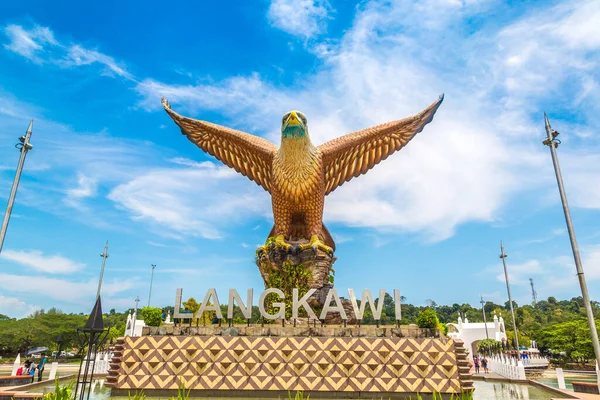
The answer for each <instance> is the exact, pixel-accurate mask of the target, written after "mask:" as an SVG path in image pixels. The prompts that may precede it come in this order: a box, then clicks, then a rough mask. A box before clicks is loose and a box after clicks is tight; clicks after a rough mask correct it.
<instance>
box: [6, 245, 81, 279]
mask: <svg viewBox="0 0 600 400" xmlns="http://www.w3.org/2000/svg"><path fill="white" fill-rule="evenodd" d="M0 257H2V258H4V259H6V260H9V261H13V262H15V263H18V264H21V265H24V266H26V267H28V268H31V269H33V270H36V271H40V272H44V273H50V274H69V273H72V272H77V271H79V270H81V268H83V267H84V266H85V264H81V263H78V262H75V261H73V260H70V259H68V258H65V257H62V256H60V255H44V254H43V253H42V252H41V251H37V250H22V251H18V250H4V251H2V253H0Z"/></svg>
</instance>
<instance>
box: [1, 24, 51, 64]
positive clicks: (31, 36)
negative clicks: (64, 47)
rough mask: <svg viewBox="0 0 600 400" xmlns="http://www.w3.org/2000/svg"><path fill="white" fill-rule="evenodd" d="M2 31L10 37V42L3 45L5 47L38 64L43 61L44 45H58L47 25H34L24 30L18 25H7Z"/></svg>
mask: <svg viewBox="0 0 600 400" xmlns="http://www.w3.org/2000/svg"><path fill="white" fill-rule="evenodd" d="M4 33H5V34H6V36H8V38H9V39H10V43H8V44H5V45H4V47H5V48H6V49H8V50H10V51H12V52H15V53H17V54H20V55H22V56H23V57H26V58H28V59H30V60H31V61H33V62H35V63H38V64H39V63H42V62H43V56H42V53H44V46H46V45H50V46H56V45H58V42H57V41H56V40H55V39H54V35H53V34H52V31H51V30H50V29H48V28H47V27H42V26H36V27H34V28H33V29H30V30H26V29H24V28H23V27H22V26H20V25H8V26H6V27H5V28H4Z"/></svg>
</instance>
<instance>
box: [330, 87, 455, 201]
mask: <svg viewBox="0 0 600 400" xmlns="http://www.w3.org/2000/svg"><path fill="white" fill-rule="evenodd" d="M443 100H444V95H441V96H440V98H439V99H438V101H436V102H435V103H433V104H432V105H430V106H429V107H427V108H426V109H425V110H423V111H421V112H420V113H419V114H417V115H414V116H412V117H409V118H405V119H401V120H398V121H392V122H388V123H385V124H381V125H377V126H374V127H372V128H367V129H363V130H361V131H357V132H353V133H349V134H348V135H345V136H341V137H339V138H336V139H333V140H331V141H329V142H327V143H324V144H322V145H321V146H319V147H318V148H319V151H321V153H322V154H323V168H324V170H325V195H327V194H329V193H331V192H333V191H334V190H335V189H336V188H338V187H339V186H342V185H343V184H344V182H348V181H349V180H350V179H352V178H354V177H357V176H359V175H362V174H364V173H365V172H367V171H368V170H369V169H371V168H373V166H374V165H375V164H378V163H379V162H380V161H381V160H385V159H386V158H387V157H388V156H390V155H391V154H392V153H394V152H395V151H398V150H400V149H401V148H402V147H404V146H405V145H406V144H407V143H408V142H409V141H410V140H411V139H412V138H413V137H414V136H415V135H416V134H417V133H419V132H421V131H422V130H423V128H424V127H425V125H427V124H428V123H429V122H431V120H432V119H433V115H434V114H435V112H436V111H437V109H438V107H439V106H440V104H442V101H443Z"/></svg>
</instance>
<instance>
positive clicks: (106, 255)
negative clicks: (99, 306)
mask: <svg viewBox="0 0 600 400" xmlns="http://www.w3.org/2000/svg"><path fill="white" fill-rule="evenodd" d="M107 251H108V240H107V241H106V246H104V251H103V252H102V253H100V257H102V267H101V268H100V279H99V280H98V293H96V298H98V297H100V289H101V288H102V278H103V277H104V264H105V263H106V259H107V258H108V253H107Z"/></svg>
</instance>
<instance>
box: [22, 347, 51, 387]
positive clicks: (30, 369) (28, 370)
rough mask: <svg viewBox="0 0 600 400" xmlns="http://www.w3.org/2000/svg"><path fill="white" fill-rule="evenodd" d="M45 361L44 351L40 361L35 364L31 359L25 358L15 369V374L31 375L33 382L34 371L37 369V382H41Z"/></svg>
mask: <svg viewBox="0 0 600 400" xmlns="http://www.w3.org/2000/svg"><path fill="white" fill-rule="evenodd" d="M46 363H48V357H46V353H42V356H41V358H40V362H39V363H37V364H36V363H34V362H32V361H31V360H26V361H25V362H24V363H23V366H21V367H19V369H17V376H22V375H29V376H31V382H33V381H34V380H35V371H37V375H38V382H41V380H42V374H43V373H44V369H45V367H46Z"/></svg>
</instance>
